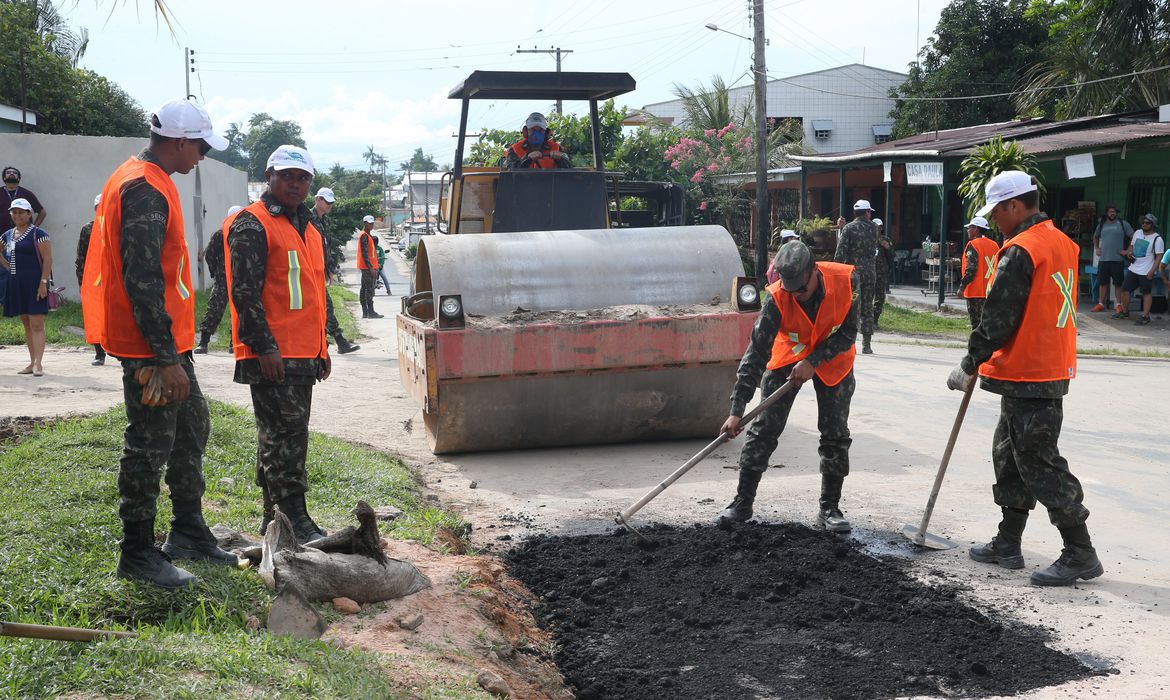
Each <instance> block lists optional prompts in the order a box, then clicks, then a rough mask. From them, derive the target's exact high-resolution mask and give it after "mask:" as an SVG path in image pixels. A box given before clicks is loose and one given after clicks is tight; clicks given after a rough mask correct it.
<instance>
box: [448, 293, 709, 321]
mask: <svg viewBox="0 0 1170 700" xmlns="http://www.w3.org/2000/svg"><path fill="white" fill-rule="evenodd" d="M730 312H731V305H730V304H728V303H727V302H725V301H723V300H721V299H712V300H711V303H709V304H680V305H668V306H652V305H648V304H625V305H622V306H607V307H605V308H601V309H585V310H555V311H529V310H527V309H516V310H515V311H512V312H510V313H506V314H503V315H502V316H476V315H469V316H468V317H467V325H468V327H471V328H498V327H499V326H527V325H531V324H536V323H551V324H556V325H574V324H578V323H586V322H588V321H640V320H642V319H646V318H681V317H686V316H701V315H703V314H720V313H730Z"/></svg>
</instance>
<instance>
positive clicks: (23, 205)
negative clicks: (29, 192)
mask: <svg viewBox="0 0 1170 700" xmlns="http://www.w3.org/2000/svg"><path fill="white" fill-rule="evenodd" d="M8 209H9V211H11V210H13V209H23V210H25V211H27V212H28V213H30V214H31V213H32V205H31V204H29V203H28V200H27V199H25V198H24V197H17V198H16V199H14V200H12V204H9V205H8Z"/></svg>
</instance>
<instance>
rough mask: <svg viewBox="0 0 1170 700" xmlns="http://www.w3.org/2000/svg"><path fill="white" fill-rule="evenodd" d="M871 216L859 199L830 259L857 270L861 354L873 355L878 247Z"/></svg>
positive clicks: (870, 210) (862, 200)
mask: <svg viewBox="0 0 1170 700" xmlns="http://www.w3.org/2000/svg"><path fill="white" fill-rule="evenodd" d="M872 216H873V207H871V206H869V202H868V201H866V200H864V199H859V200H857V202H856V203H855V204H854V205H853V221H850V222H849V223H847V224H845V226H844V227H842V229H841V232H840V233H839V234H837V252H836V253H834V254H833V260H834V261H836V262H839V263H845V264H846V265H852V266H853V267H854V268H856V270H857V276H858V279H859V280H860V281H861V286H860V288H859V290H858V291H859V292H860V301H861V309H860V312H859V313H858V319H859V321H860V324H861V352H863V353H865V354H867V355H869V354H872V353H873V348H872V347H871V345H870V338H871V337H872V336H873V296H874V286H875V283H876V281H875V276H874V259H875V257H876V251H877V248H878V232H877V226H874V225H873V222H872V221H870V218H871V217H872Z"/></svg>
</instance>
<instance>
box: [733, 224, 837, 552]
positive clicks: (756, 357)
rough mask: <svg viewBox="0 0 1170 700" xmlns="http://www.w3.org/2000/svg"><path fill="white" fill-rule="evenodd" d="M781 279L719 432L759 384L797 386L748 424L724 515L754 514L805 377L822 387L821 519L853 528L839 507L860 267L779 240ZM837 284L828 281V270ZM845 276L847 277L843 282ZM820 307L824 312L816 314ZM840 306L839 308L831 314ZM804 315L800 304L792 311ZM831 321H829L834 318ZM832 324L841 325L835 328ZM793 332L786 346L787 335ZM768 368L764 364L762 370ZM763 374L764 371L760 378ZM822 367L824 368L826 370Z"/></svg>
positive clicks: (829, 525)
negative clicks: (809, 325)
mask: <svg viewBox="0 0 1170 700" xmlns="http://www.w3.org/2000/svg"><path fill="white" fill-rule="evenodd" d="M774 264H775V269H776V271H777V273H778V274H779V276H780V281H779V282H777V283H774V284H772V285H769V286H768V291H769V292H770V293H769V294H765V295H763V307H762V308H761V309H760V315H759V318H757V319H756V323H755V326H754V327H753V328H752V336H751V341H750V342H749V343H748V346H747V349H746V350H745V351H744V354H743V359H742V360H741V361H740V363H739V370H738V371H737V373H736V382H735V388H734V390H733V391H732V395H731V415H730V416H729V417H728V419H727V421H726V422H725V423H724V424H723V428H722V429H721V432H724V433H730V434H731V435H733V436H734V435H737V434H739V432H740V431H741V430H742V428H741V427H740V419H741V417H742V416H743V414H744V409H745V408H746V407H747V403H748V402H749V401H750V400H751V398H752V396H753V395H754V394H755V391H756V387H757V386H759V387H760V388H761V390H762V391H763V393H764V395H765V396H767V395H770V394H772V393H773V392H775V391H776V390H777V389H779V388H780V387H781V386H782V385H783V384H784V383H785V382H786V381H788V380H789V379H792V380H793V381H794V382H795V383H796V384H797V389H796V390H793V391H791V392H789V393H788V394H786V395H785V396H783V397H782V398H780V399H779V400H777V402H776V403H774V404H772V405H771V406H770V407H768V409H767V410H765V411H764V412H763V413H762V414H761V415H760V416H759V417H758V418H756V420H755V422H753V423H752V425H751V427H750V428H749V429H748V437H747V442H746V443H745V444H744V446H743V451H742V452H741V453H740V457H739V485H738V487H737V489H736V496H735V499H734V500H733V501H732V502H731V504H730V505H729V506H728V507H727V508H726V509H725V510H724V511H723V512H722V513H720V514H719V519H720V520H730V521H733V522H744V521H746V520H749V519H751V517H752V505H753V503H754V502H755V497H756V489H757V487H758V486H759V483H760V478H761V477H762V476H763V474H764V470H766V469H767V468H768V458H769V457H771V455H772V452H773V451H775V449H776V445H777V444H778V442H779V438H780V434H781V433H782V432H784V426H785V424H786V423H787V422H788V413H789V411H791V410H792V402H793V401H794V400H795V399H796V394H797V391H798V390H799V386H800V384H802V383H803V382H806V381H808V380H809V379H811V380H812V383H813V388H814V389H815V390H816V394H817V411H818V415H817V427H818V428H819V429H820V432H821V440H820V446H819V447H818V449H817V452H818V453H819V454H820V471H821V498H820V509H819V511H818V513H817V524H818V525H819V526H821V527H824V528H826V529H829V530H831V531H834V532H849V529H850V526H849V521H848V520H846V519H845V517H844V516H843V515H842V513H841V510H840V499H841V487H842V484H843V483H844V480H845V477H846V476H847V475H848V474H849V446H850V445H851V444H852V443H853V440H852V439H851V438H850V436H849V404H850V401H851V400H852V398H853V390H854V387H855V385H856V383H855V381H854V378H853V358H854V356H855V351H854V348H853V345H854V343H855V342H856V341H857V294H856V292H855V291H854V290H856V289H857V286H858V284H859V282H858V275H857V273H856V271H854V270H853V269H852V268H851V267H849V266H847V265H838V264H835V263H816V262H815V261H814V260H813V255H812V252H811V251H810V250H809V249H808V246H806V245H805V244H804V243H802V242H800V241H793V242H791V243H787V244H785V245H783V246H781V247H780V250H779V251H777V253H776V258H775V261H774ZM830 277H832V278H833V279H832V281H834V282H835V283H836V284H835V285H834V286H831V287H830V286H829V284H828V281H830V280H829V278H830ZM846 283H847V284H846ZM781 303H783V304H785V305H786V306H787V307H788V308H789V309H795V308H796V306H793V305H792V304H793V303H795V304H796V305H798V306H799V308H800V310H801V311H803V312H804V315H805V316H807V318H808V319H809V320H811V321H812V322H813V323H814V324H816V323H817V322H818V321H820V322H822V323H823V324H824V327H823V328H821V327H820V326H816V325H814V326H813V331H812V335H811V337H805V335H806V332H807V329H805V332H801V331H800V330H799V329H801V325H800V320H799V319H796V318H792V319H788V318H785V317H784V315H783V314H782V313H781ZM819 314H825V315H826V316H825V318H821V319H818V315H819ZM834 314H835V315H834ZM794 316H799V312H798V313H797V314H794ZM830 324H831V325H830ZM833 326H836V327H835V328H833ZM778 337H779V338H780V339H781V341H786V340H788V339H791V341H792V342H791V343H789V344H788V345H789V347H786V348H781V347H780V345H781V344H782V342H778V340H777V339H778ZM765 370H766V371H765ZM761 375H762V377H763V379H762V381H761ZM822 375H824V376H822Z"/></svg>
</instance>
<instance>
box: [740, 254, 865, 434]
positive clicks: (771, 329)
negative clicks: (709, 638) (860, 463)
mask: <svg viewBox="0 0 1170 700" xmlns="http://www.w3.org/2000/svg"><path fill="white" fill-rule="evenodd" d="M817 274H818V275H819V274H820V272H818V273H817ZM850 284H851V285H852V287H853V303H852V304H850V306H849V313H848V314H846V316H845V321H844V322H842V323H841V326H840V327H839V328H838V329H837V330H836V331H834V332H833V333H832V334H831V335H829V337H828V338H825V341H824V342H823V343H821V344H820V345H817V346H816V347H814V348H813V349H812V352H810V353H809V355H808V358H807V359H808V361H809V362H810V363H812V366H813V367H819V366H820V364H821V363H822V362H825V361H826V360H830V359H832V358H834V357H836V356H837V355H840V354H841V353H843V352H845V351H846V350H848V349H849V348H851V347H853V344H854V343H855V342H857V289H858V287H859V286H860V282H859V280H858V274H857V272H856V271H854V272H853V275H852V279H851V280H850ZM824 299H825V284H824V278H823V277H822V278H821V284H820V285H819V286H818V288H817V291H816V293H815V294H813V295H812V296H811V297H810V298H809V300H808V301H806V302H804V303H803V304H801V305H800V308H801V309H803V310H804V312H805V313H806V314H808V317H809V318H811V319H814V320H815V319H816V317H817V311H818V310H819V309H820V308H821V302H822V301H824ZM763 300H764V303H763V306H762V307H761V308H760V315H759V317H758V318H757V319H756V324H755V326H753V327H752V337H751V340H750V341H749V342H748V346H747V350H745V351H744V353H743V359H742V360H740V361H739V369H738V370H736V373H735V388H734V389H733V390H732V392H731V415H733V416H742V415H743V412H744V409H745V408H746V407H747V404H748V402H749V401H751V400H752V396H754V395H755V393H756V387H758V386H759V384H760V377H762V376H763V375H764V370H765V369H767V367H768V360H770V359H771V358H772V345H773V344H774V343H775V342H776V334H777V333H778V332H779V331H780V321H781V317H780V307H778V306H776V301H775V300H774V299H773V298H772V295H771V294H769V293H767V292H765V293H764V295H763Z"/></svg>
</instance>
